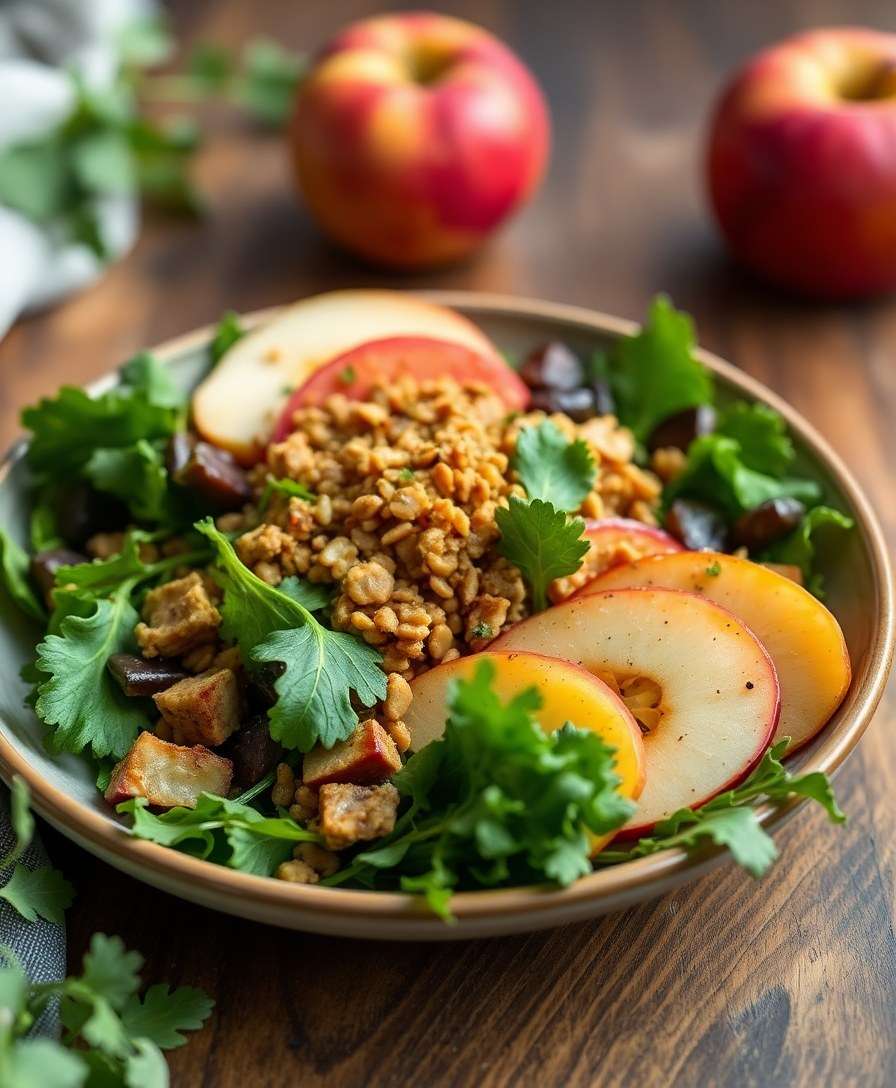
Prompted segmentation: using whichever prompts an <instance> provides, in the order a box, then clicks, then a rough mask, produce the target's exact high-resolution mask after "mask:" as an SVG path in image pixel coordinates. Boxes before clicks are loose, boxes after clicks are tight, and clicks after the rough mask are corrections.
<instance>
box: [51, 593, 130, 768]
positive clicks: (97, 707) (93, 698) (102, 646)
mask: <svg viewBox="0 0 896 1088" xmlns="http://www.w3.org/2000/svg"><path fill="white" fill-rule="evenodd" d="M133 585H134V583H133V582H132V581H125V582H122V583H121V585H120V586H119V587H118V588H117V589H116V590H115V591H114V592H113V594H112V595H111V596H110V597H108V598H104V599H102V600H96V599H95V598H93V599H91V598H89V597H85V596H84V595H83V594H78V593H75V594H69V595H68V596H67V597H66V598H65V599H64V602H63V604H62V608H61V609H60V606H59V603H57V613H58V614H57V615H56V617H55V628H56V629H55V631H54V633H52V634H48V635H47V636H46V637H45V638H44V640H43V641H42V642H40V643H39V644H38V647H37V659H36V661H35V663H34V670H35V672H36V679H37V682H36V688H35V694H36V702H35V710H36V712H37V715H38V717H39V718H40V719H41V721H42V722H44V724H45V725H47V726H50V727H51V728H52V729H53V733H52V742H53V745H54V747H55V748H56V749H57V750H59V751H65V752H75V753H78V752H81V751H83V750H84V749H85V748H89V749H90V750H91V752H92V753H93V754H94V755H96V756H107V755H113V756H115V757H116V758H119V759H120V758H121V757H122V756H124V755H125V753H126V752H127V751H128V749H129V748H130V746H131V744H132V743H133V741H134V739H135V738H136V736H137V731H138V729H139V728H140V727H141V726H144V725H148V724H149V721H148V719H147V717H146V715H145V713H144V712H142V711H141V710H140V709H139V707H135V705H134V700H129V699H127V698H126V697H125V696H124V695H123V694H122V692H121V689H120V688H119V687H118V685H117V684H116V683H115V681H114V680H113V679H112V677H111V676H110V675H109V673H108V671H107V669H106V661H107V660H108V659H109V657H110V655H112V654H115V653H122V652H133V650H134V641H133V631H134V626H135V624H136V623H137V620H138V616H137V613H136V612H135V610H134V608H133V606H132V605H131V603H130V593H131V590H132V589H133ZM85 612H86V614H85Z"/></svg>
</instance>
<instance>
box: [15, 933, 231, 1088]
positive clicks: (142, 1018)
mask: <svg viewBox="0 0 896 1088" xmlns="http://www.w3.org/2000/svg"><path fill="white" fill-rule="evenodd" d="M5 959H6V966H3V967H0V1013H2V1026H0V1084H3V1085H8V1086H9V1088H50V1086H52V1088H82V1086H83V1085H86V1084H88V1083H89V1084H91V1085H97V1086H99V1085H104V1086H109V1088H123V1086H125V1085H126V1086H127V1088H165V1086H167V1084H168V1070H167V1066H166V1064H165V1059H164V1057H163V1056H162V1053H161V1048H165V1049H170V1048H171V1047H174V1046H180V1045H181V1044H182V1043H183V1042H184V1038H183V1035H182V1034H181V1032H183V1031H187V1030H192V1029H195V1028H199V1027H201V1026H202V1024H203V1023H204V1021H205V1020H206V1018H207V1017H208V1015H209V1014H210V1012H211V1009H212V1005H213V1002H212V1001H211V1000H210V999H209V998H208V997H206V995H205V994H203V993H202V992H201V991H200V990H194V989H191V988H188V987H187V988H184V989H179V990H173V991H169V989H168V987H167V986H153V987H151V988H150V989H149V990H148V991H147V992H146V995H145V997H144V998H143V1000H142V1001H141V1000H140V998H139V997H138V996H137V991H138V989H139V986H140V979H139V976H138V974H137V972H138V971H139V970H140V967H141V966H142V962H143V960H142V957H141V956H139V955H138V954H137V953H136V952H128V951H126V950H125V947H124V945H123V944H122V942H121V941H120V939H119V938H118V937H107V936H105V935H104V934H102V933H96V934H94V936H93V938H92V939H91V942H90V949H89V951H88V952H87V953H86V955H85V956H84V966H83V971H82V973H81V974H80V975H78V976H74V977H71V978H67V979H65V980H63V981H61V982H50V983H31V982H29V981H28V979H27V977H26V975H25V973H24V971H23V970H22V968H21V967H20V966H19V964H18V963H16V962H15V961H14V960H13V959H12V958H11V957H10V956H9V955H8V954H7V955H6V956H5ZM54 998H59V999H61V1004H60V1019H61V1020H62V1024H63V1028H64V1034H63V1038H62V1042H61V1043H57V1042H54V1041H51V1040H49V1039H27V1038H24V1036H25V1034H26V1033H27V1031H28V1029H29V1028H30V1026H31V1024H33V1022H34V1020H35V1019H36V1017H37V1016H39V1015H40V1013H41V1011H42V1010H43V1009H44V1008H45V1007H46V1005H47V1003H48V1002H49V1001H51V1000H53V999H54Z"/></svg>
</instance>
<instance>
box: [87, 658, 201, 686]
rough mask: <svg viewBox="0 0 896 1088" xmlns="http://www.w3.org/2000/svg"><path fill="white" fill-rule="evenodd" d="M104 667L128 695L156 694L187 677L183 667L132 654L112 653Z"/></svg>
mask: <svg viewBox="0 0 896 1088" xmlns="http://www.w3.org/2000/svg"><path fill="white" fill-rule="evenodd" d="M106 668H107V669H108V670H109V672H110V673H111V674H112V676H113V677H114V678H115V681H116V683H117V684H118V686H119V687H120V688H121V690H122V691H123V692H124V693H125V695H129V696H141V695H144V696H145V695H157V694H158V693H159V692H160V691H167V690H168V688H170V687H173V685H174V684H176V683H177V682H178V681H179V680H185V679H186V677H187V673H185V672H184V671H183V669H178V668H176V667H175V666H174V665H168V664H166V663H165V662H163V661H146V660H144V658H142V657H136V656H134V655H133V654H113V655H112V656H111V657H110V658H109V660H108V661H107V662H106Z"/></svg>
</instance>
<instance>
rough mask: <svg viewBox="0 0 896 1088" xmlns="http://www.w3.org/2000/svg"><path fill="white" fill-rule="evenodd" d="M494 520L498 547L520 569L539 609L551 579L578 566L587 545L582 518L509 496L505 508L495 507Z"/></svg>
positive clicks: (545, 602)
mask: <svg viewBox="0 0 896 1088" xmlns="http://www.w3.org/2000/svg"><path fill="white" fill-rule="evenodd" d="M495 521H496V522H497V524H498V528H499V529H500V530H501V540H500V542H499V544H498V550H499V551H500V553H501V555H503V556H504V557H505V558H506V559H509V560H510V562H511V563H515V564H516V566H518V567H519V569H520V570H521V571H522V573H523V577H524V578H525V579H526V581H527V582H528V584H529V589H530V590H531V593H532V602H533V607H534V608H535V610H536V611H538V612H540V611H541V610H542V609H544V608H546V607H547V589H548V586H549V585H550V584H551V582H552V581H553V580H554V579H555V578H563V577H565V576H566V575H567V574H574V573H575V572H576V571H577V570H578V569H579V567H580V566H581V564H582V559H583V557H584V555H585V553H586V552H587V551H588V547H589V545H588V541H587V540H584V539H583V537H582V534H583V533H584V531H585V522H584V521H582V519H581V518H567V516H566V514H564V513H563V511H562V510H555V509H554V507H553V506H552V504H551V503H549V502H543V501H542V500H541V499H532V500H531V501H530V502H524V501H523V500H522V499H519V498H517V497H516V496H511V499H510V505H509V506H508V507H507V508H504V507H498V509H497V510H496V511H495Z"/></svg>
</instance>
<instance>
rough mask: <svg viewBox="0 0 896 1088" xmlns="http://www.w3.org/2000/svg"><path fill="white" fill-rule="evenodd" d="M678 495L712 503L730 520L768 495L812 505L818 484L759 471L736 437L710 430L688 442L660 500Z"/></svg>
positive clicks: (818, 495)
mask: <svg viewBox="0 0 896 1088" xmlns="http://www.w3.org/2000/svg"><path fill="white" fill-rule="evenodd" d="M681 496H685V497H688V498H695V499H703V500H705V501H707V502H710V503H713V504H714V505H716V506H717V507H719V508H720V509H721V510H722V512H723V513H724V514H725V515H726V517H727V518H729V519H730V520H732V521H733V520H735V519H736V518H738V517H740V515H741V514H743V513H745V512H746V511H748V510H752V509H753V508H754V507H756V506H759V504H760V503H763V502H766V501H768V500H769V499H780V498H794V499H799V500H800V501H801V502H804V503H806V504H807V505H808V506H812V505H813V504H815V503H817V502H818V500H819V499H820V498H821V487H820V486H819V484H818V483H816V481H815V480H807V479H801V478H799V477H790V476H777V477H776V476H768V475H766V474H765V473H763V472H758V471H757V470H756V469H754V468H751V467H750V466H749V465H748V464H747V463H746V461H745V459H744V454H743V451H742V449H741V445H740V443H739V442H738V441H737V439H735V438H729V437H727V436H726V435H721V434H709V435H704V436H702V437H700V438H697V439H695V440H694V441H693V442H692V443H691V445H690V446H689V448H688V460H687V465H686V466H685V468H684V471H683V472H682V473H681V474H680V475H679V476H676V477H675V479H674V480H672V481H671V483H669V484H668V485H667V486H666V488H665V490H664V491H663V502H664V504H666V505H668V504H669V503H671V502H672V501H673V500H674V499H677V498H679V497H681Z"/></svg>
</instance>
